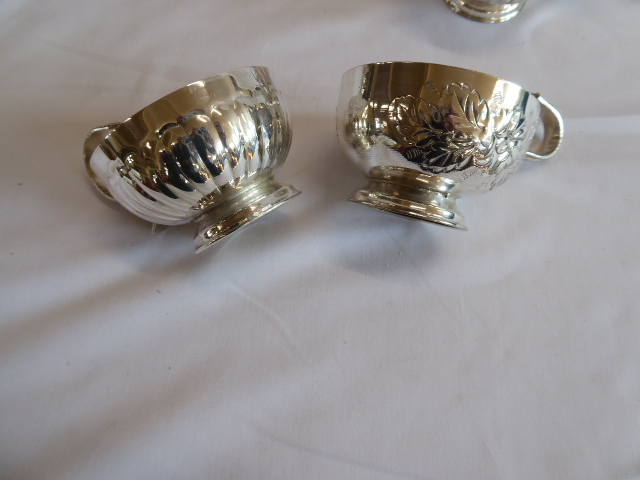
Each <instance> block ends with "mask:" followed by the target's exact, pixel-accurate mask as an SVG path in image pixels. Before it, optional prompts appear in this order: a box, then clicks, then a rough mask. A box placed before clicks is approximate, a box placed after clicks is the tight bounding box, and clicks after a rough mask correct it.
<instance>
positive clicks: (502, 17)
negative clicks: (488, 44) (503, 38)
mask: <svg viewBox="0 0 640 480" xmlns="http://www.w3.org/2000/svg"><path fill="white" fill-rule="evenodd" d="M525 1H526V0H523V1H513V0H445V2H447V4H448V5H449V7H450V8H451V10H453V11H454V12H456V13H458V14H460V15H462V16H463V17H466V18H470V19H471V20H476V21H478V22H485V23H496V22H506V21H507V20H510V19H512V18H513V17H515V16H516V15H517V14H518V12H519V11H520V10H522V7H524V4H525Z"/></svg>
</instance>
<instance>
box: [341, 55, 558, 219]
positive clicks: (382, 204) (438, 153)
mask: <svg viewBox="0 0 640 480" xmlns="http://www.w3.org/2000/svg"><path fill="white" fill-rule="evenodd" d="M337 113H338V117H337V126H338V138H339V141H340V145H341V146H342V149H343V150H344V152H345V153H346V155H347V156H348V157H349V158H350V159H351V160H352V161H353V162H354V163H355V164H356V165H358V166H359V167H360V168H361V169H362V170H363V171H364V173H365V174H366V175H367V177H368V178H369V184H368V185H367V186H366V187H365V188H363V189H361V190H359V191H358V192H356V194H355V196H354V197H353V198H352V199H351V201H354V202H357V203H361V204H364V205H368V206H370V207H374V208H378V209H380V210H385V211H388V212H392V213H397V214H400V215H405V216H408V217H412V218H417V219H421V220H427V221H431V222H436V223H439V224H442V225H447V226H450V227H455V228H461V229H466V226H465V221H464V217H463V216H462V214H461V213H460V212H459V211H458V208H457V205H456V200H457V199H458V198H459V197H462V196H469V195H473V194H478V193H483V192H487V191H489V190H492V189H494V188H496V187H497V186H499V185H501V184H502V183H503V182H505V181H506V180H507V178H509V176H511V175H512V174H513V173H514V172H515V171H516V170H517V169H518V168H519V167H520V165H521V163H522V162H523V160H524V159H525V158H526V159H529V160H543V159H547V158H549V157H551V156H552V155H553V154H555V153H556V151H557V150H558V148H559V146H560V143H561V141H562V136H563V126H562V118H561V117H560V114H559V113H558V111H557V110H556V109H555V108H553V107H552V106H551V105H550V104H549V103H548V102H546V101H545V100H544V99H543V98H542V97H541V96H540V95H538V94H533V93H530V92H528V91H526V90H525V89H523V88H522V87H520V86H518V85H516V84H515V83H511V82H508V81H506V80H502V79H500V78H498V77H494V76H492V75H487V74H484V73H480V72H476V71H473V70H466V69H463V68H457V67H448V66H445V65H436V64H429V63H412V62H389V63H373V64H368V65H362V66H360V67H356V68H354V69H352V70H349V71H348V72H347V73H345V74H344V76H343V79H342V90H341V94H340V101H339V104H338V110H337ZM539 122H542V126H543V127H544V134H543V135H541V136H536V128H537V126H538V124H539Z"/></svg>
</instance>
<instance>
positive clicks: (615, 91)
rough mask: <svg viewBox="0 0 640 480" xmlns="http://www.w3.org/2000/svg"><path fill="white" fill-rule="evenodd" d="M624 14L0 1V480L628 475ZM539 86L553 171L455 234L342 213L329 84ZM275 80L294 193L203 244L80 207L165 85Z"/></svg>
mask: <svg viewBox="0 0 640 480" xmlns="http://www.w3.org/2000/svg"><path fill="white" fill-rule="evenodd" d="M638 25H640V2H637V1H632V0H610V1H607V2H603V1H599V0H562V1H561V2H560V1H556V0H530V1H529V2H528V3H527V5H526V6H525V8H524V9H523V11H522V12H521V13H520V14H519V15H518V16H517V17H516V18H515V19H513V20H511V21H509V22H507V23H504V24H497V25H485V24H480V23H475V22H471V21H469V20H466V19H464V18H462V17H459V16H457V15H455V14H454V13H452V12H451V11H449V10H448V8H447V7H446V6H445V4H444V2H443V1H442V0H431V1H426V0H399V1H394V2H389V1H382V0H350V1H345V0H309V1H305V2H301V1H297V0H272V1H270V2H264V1H263V2H260V1H257V0H256V1H242V0H226V1H223V0H213V1H211V0H209V1H204V0H203V1H200V0H194V1H191V2H164V1H155V2H153V1H148V0H144V1H136V2H130V1H124V0H112V1H109V2H107V1H94V2H85V1H79V0H60V1H56V2H35V1H28V0H13V1H12V0H5V1H4V2H2V3H1V4H0V40H1V41H0V60H1V64H2V69H1V70H0V85H1V86H2V89H0V105H1V106H2V107H1V109H0V115H1V118H2V123H1V125H2V128H1V129H0V145H2V162H1V168H2V172H1V174H0V187H1V188H0V199H1V205H2V209H0V244H1V245H2V249H1V251H0V301H1V303H0V477H2V478H7V479H18V478H19V479H38V480H49V479H67V480H69V479H78V480H86V479H92V480H101V479H105V480H107V479H109V480H112V479H154V480H156V479H174V478H180V479H182V478H188V479H211V478H216V479H218V478H220V479H221V478H238V479H252V478H260V479H274V480H276V479H277V480H281V479H307V480H310V479H343V478H344V479H350V480H353V479H405V478H406V479H430V480H445V479H487V480H489V479H490V480H495V479H517V480H539V479H543V478H544V479H580V480H590V479H593V480H596V479H598V480H602V479H612V480H613V479H616V480H622V479H624V480H631V479H637V478H640V322H639V320H640V253H639V249H638V238H639V237H640V216H639V212H640V189H638V185H637V184H638V181H637V171H638V167H637V165H638V161H639V160H638V144H639V142H640V87H639V83H638V78H639V74H640V67H639V65H640V50H638V45H640V28H638ZM387 60H415V61H426V62H435V63H444V64H449V65H456V66H461V67H466V68H472V69H476V70H480V71H483V72H487V73H491V74H494V75H497V76H501V77H503V78H506V79H508V80H511V81H514V82H516V83H518V84H520V85H522V86H524V87H525V88H527V89H529V90H531V91H535V92H541V93H542V94H543V95H544V97H545V98H546V99H547V100H549V101H550V102H551V103H552V104H554V105H555V106H556V107H557V108H558V109H559V110H560V111H561V112H562V114H563V115H564V118H565V121H566V127H567V131H566V137H565V142H564V145H563V146H562V148H561V150H560V151H559V153H558V154H557V155H556V157H555V158H554V159H553V160H550V161H547V162H542V163H535V164H534V163H527V164H526V165H524V166H523V168H521V170H520V171H519V172H518V173H517V174H515V175H514V176H513V178H511V179H510V180H509V181H508V182H507V183H506V184H504V185H503V186H501V187H499V188H498V189H496V190H495V191H492V192H489V193H487V194H485V195H481V196H477V197H472V198H468V199H463V200H461V201H459V207H460V210H461V211H462V213H463V214H464V215H465V217H466V220H467V226H468V227H469V231H468V232H462V231H457V230H453V229H447V228H445V227H439V226H437V225H434V224H428V223H420V222H418V221H412V220H409V219H406V218H403V217H400V216H394V215H391V214H386V213H383V212H380V211H377V210H375V209H371V208H367V207H364V206H361V205H357V204H352V203H348V202H346V201H345V200H346V199H347V198H348V197H349V196H350V195H351V194H352V193H353V192H354V191H355V190H356V189H358V188H360V187H362V186H363V185H364V184H365V183H366V181H365V179H364V177H363V176H362V174H361V173H360V172H359V170H358V169H357V168H356V167H355V166H353V165H351V164H350V163H348V161H347V160H346V157H345V156H344V155H343V153H342V152H341V151H340V149H339V146H338V143H337V140H336V133H335V121H334V115H335V105H336V102H337V99H338V93H339V85H340V77H341V75H342V73H343V72H344V71H346V70H348V69H349V68H351V67H353V66H356V65H360V64H363V63H368V62H373V61H387ZM245 65H264V66H267V67H269V68H270V70H271V72H272V74H273V77H274V80H275V83H276V85H277V86H278V88H279V89H280V90H281V91H282V94H283V96H284V98H285V100H286V101H287V104H288V106H289V109H290V111H291V113H292V122H293V128H294V141H293V146H292V150H291V153H290V154H289V157H288V159H287V162H286V163H285V164H284V166H283V167H282V169H281V170H279V171H278V173H277V175H276V178H277V179H278V180H279V181H281V182H283V183H291V184H292V185H294V186H295V187H297V188H298V189H300V190H302V192H303V193H302V195H300V196H299V197H297V198H295V199H294V200H292V201H291V202H289V203H287V204H286V205H285V206H283V207H281V208H279V209H278V210H276V211H274V212H272V213H269V214H268V215H266V216H265V217H263V218H262V219H260V220H258V221H257V222H254V223H253V224H251V225H250V226H247V227H246V228H243V229H242V230H240V231H238V232H237V233H235V234H234V235H232V236H231V237H229V238H228V239H226V240H224V241H222V242H221V243H220V244H219V245H216V246H214V247H212V248H210V249H209V250H207V251H205V252H204V253H203V254H201V255H198V256H195V255H194V254H193V245H192V241H191V240H192V236H193V234H194V233H195V227H194V226H193V225H183V226H179V227H171V228H168V229H166V230H164V231H163V232H161V233H159V234H156V235H151V233H150V225H149V224H148V223H146V222H144V221H142V220H139V219H137V218H136V217H134V216H132V215H131V214H129V213H128V212H126V211H125V210H124V209H123V208H121V207H120V206H118V205H117V204H113V203H109V202H107V201H106V200H103V199H102V197H100V196H99V194H98V193H97V192H95V191H94V189H93V187H92V185H91V184H90V181H89V179H88V177H87V175H86V172H85V171H84V166H83V160H82V143H83V141H84V137H85V135H86V134H87V133H88V132H89V131H90V130H91V129H92V128H93V127H94V126H97V125H101V124H105V123H108V122H113V121H122V120H124V119H125V118H127V117H128V116H129V115H131V114H133V113H134V112H135V111H137V110H138V109H140V108H142V107H144V106H146V105H147V104H148V103H150V102H152V101H153V100H155V99H157V98H159V97H161V96H162V95H164V94H166V93H169V92H170V91H172V90H174V89H176V88H179V87H181V86H182V85H184V84H187V83H189V82H192V81H195V80H198V79H200V78H204V77H206V76H209V75H211V74H215V73H220V72H222V71H225V70H229V69H231V68H235V67H240V66H245Z"/></svg>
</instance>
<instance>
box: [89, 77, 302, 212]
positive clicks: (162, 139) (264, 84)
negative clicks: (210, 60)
mask: <svg viewBox="0 0 640 480" xmlns="http://www.w3.org/2000/svg"><path fill="white" fill-rule="evenodd" d="M112 127H113V128H112V129H111V131H110V133H109V134H108V135H106V137H105V138H104V140H103V141H102V143H101V144H100V148H98V149H96V150H95V152H94V153H93V155H92V156H91V159H90V162H89V170H90V174H92V178H94V181H95V182H96V184H97V186H98V187H103V188H101V190H103V191H104V190H105V189H106V190H107V191H108V194H110V195H111V196H112V197H113V198H114V199H115V200H117V201H118V202H119V203H120V204H122V205H123V206H124V207H125V208H127V209H128V210H129V211H131V212H132V213H134V214H135V215H137V216H139V217H141V218H144V219H145V220H148V221H150V222H154V223H160V224H165V225H175V224H180V223H186V222H189V221H192V220H194V219H195V218H196V217H199V216H201V215H203V214H204V213H205V212H207V211H208V210H209V209H211V208H213V207H215V206H217V205H220V204H221V203H225V202H228V201H230V200H232V199H233V198H234V197H236V196H238V195H241V194H242V192H243V190H244V189H245V188H247V187H248V186H253V185H255V184H258V183H260V182H262V181H268V180H269V179H271V177H272V175H273V171H274V170H275V169H276V168H277V167H278V166H279V165H280V164H281V163H282V162H283V161H284V160H285V158H286V156H287V153H288V151H289V147H290V145H291V130H290V127H289V119H288V115H287V112H286V110H285V108H284V106H283V105H282V101H281V99H280V97H279V94H278V92H277V91H276V90H275V89H274V87H273V85H272V82H271V78H270V76H269V73H268V70H267V69H266V68H264V67H247V68H240V69H237V70H232V71H229V72H226V73H223V74H220V75H215V76H213V77H209V78H206V79H204V80H201V81H198V82H194V83H192V84H190V85H187V86H186V87H183V88H181V89H179V90H177V91H175V92H173V93H171V94H169V95H167V96H165V97H163V98H161V99H160V100H158V101H156V102H154V103H152V104H151V105H149V106H148V107H146V108H144V109H143V110H141V111H139V112H138V113H136V114H135V115H133V116H132V117H131V118H129V119H128V120H126V121H124V122H123V123H121V124H116V125H112Z"/></svg>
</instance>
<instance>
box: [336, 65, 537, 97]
mask: <svg viewBox="0 0 640 480" xmlns="http://www.w3.org/2000/svg"><path fill="white" fill-rule="evenodd" d="M401 64H404V65H416V66H422V67H424V66H427V65H433V66H434V67H440V68H447V69H452V70H462V71H465V72H470V73H475V74H479V75H483V76H485V77H489V78H491V79H493V80H498V81H501V82H506V83H509V84H511V85H513V86H515V87H518V88H520V89H522V90H524V91H526V92H528V91H529V90H527V89H526V88H524V87H523V86H521V85H520V84H518V83H515V82H512V81H511V80H506V79H504V78H502V77H498V76H497V75H491V74H490V73H486V72H481V71H480V70H474V69H472V68H464V67H457V66H455V65H445V64H443V63H433V62H416V61H412V60H400V61H386V62H371V63H363V64H362V65H358V66H357V67H353V68H350V69H349V70H347V71H346V72H344V74H343V75H342V78H343V79H344V78H345V77H346V76H347V75H348V74H350V73H351V72H353V71H355V70H358V69H359V68H363V67H369V66H375V65H390V66H391V65H401Z"/></svg>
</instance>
